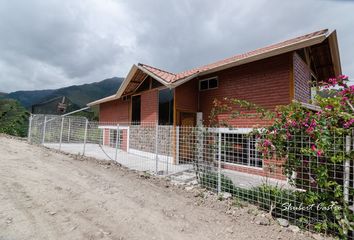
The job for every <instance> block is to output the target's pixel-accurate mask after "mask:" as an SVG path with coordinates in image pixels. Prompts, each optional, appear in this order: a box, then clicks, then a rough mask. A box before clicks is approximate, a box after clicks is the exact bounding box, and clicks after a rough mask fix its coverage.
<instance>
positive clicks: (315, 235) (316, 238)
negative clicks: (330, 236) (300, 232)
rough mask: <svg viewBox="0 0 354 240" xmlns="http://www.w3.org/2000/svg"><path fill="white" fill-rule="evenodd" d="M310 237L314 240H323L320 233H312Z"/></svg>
mask: <svg viewBox="0 0 354 240" xmlns="http://www.w3.org/2000/svg"><path fill="white" fill-rule="evenodd" d="M312 238H313V239H315V240H324V237H322V236H321V235H320V234H313V235H312Z"/></svg>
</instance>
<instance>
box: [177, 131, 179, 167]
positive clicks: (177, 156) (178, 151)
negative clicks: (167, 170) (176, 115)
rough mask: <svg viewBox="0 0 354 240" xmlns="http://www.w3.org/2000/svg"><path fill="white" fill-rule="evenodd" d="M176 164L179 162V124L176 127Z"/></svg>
mask: <svg viewBox="0 0 354 240" xmlns="http://www.w3.org/2000/svg"><path fill="white" fill-rule="evenodd" d="M176 164H179V126H177V127H176Z"/></svg>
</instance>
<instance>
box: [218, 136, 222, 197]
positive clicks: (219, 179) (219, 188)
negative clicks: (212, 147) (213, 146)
mask: <svg viewBox="0 0 354 240" xmlns="http://www.w3.org/2000/svg"><path fill="white" fill-rule="evenodd" d="M218 135H219V136H218V139H219V140H218V194H220V193H221V130H220V129H219V134H218Z"/></svg>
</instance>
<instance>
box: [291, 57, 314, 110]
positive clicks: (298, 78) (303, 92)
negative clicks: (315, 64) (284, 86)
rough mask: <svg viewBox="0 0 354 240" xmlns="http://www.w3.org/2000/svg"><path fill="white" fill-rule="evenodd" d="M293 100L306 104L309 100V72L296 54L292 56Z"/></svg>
mask: <svg viewBox="0 0 354 240" xmlns="http://www.w3.org/2000/svg"><path fill="white" fill-rule="evenodd" d="M293 61H294V84H295V99H296V100H298V101H300V102H305V103H308V102H309V101H310V99H311V87H310V80H311V72H310V70H309V68H308V66H307V64H306V63H305V62H304V61H303V60H302V59H301V57H300V56H299V55H298V54H296V53H295V54H294V60H293Z"/></svg>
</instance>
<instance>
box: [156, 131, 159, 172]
mask: <svg viewBox="0 0 354 240" xmlns="http://www.w3.org/2000/svg"><path fill="white" fill-rule="evenodd" d="M158 137H159V125H158V124H156V127H155V162H156V166H155V172H156V174H157V173H158V170H159V166H158V165H159V156H158V155H159V152H158V144H159V141H158Z"/></svg>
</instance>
